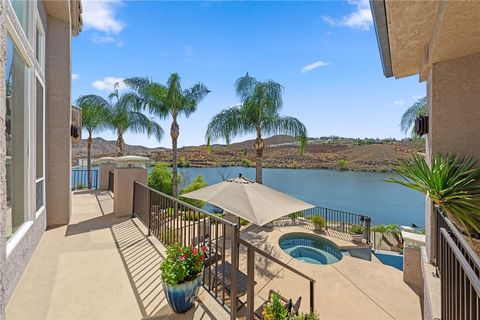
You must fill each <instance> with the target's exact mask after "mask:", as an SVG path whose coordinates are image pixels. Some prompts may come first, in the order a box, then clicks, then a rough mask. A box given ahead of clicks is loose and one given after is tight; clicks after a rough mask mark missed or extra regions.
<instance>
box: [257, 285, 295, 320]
mask: <svg viewBox="0 0 480 320" xmlns="http://www.w3.org/2000/svg"><path fill="white" fill-rule="evenodd" d="M262 316H263V318H264V319H265V320H288V318H289V315H288V310H287V307H286V306H285V305H284V304H283V303H282V301H281V300H280V296H279V295H278V293H276V292H273V293H272V296H271V302H270V303H268V304H267V305H266V306H265V309H263V311H262Z"/></svg>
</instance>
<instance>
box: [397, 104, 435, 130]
mask: <svg viewBox="0 0 480 320" xmlns="http://www.w3.org/2000/svg"><path fill="white" fill-rule="evenodd" d="M427 114H428V109H427V97H423V98H420V99H418V100H417V102H415V103H414V104H413V105H412V106H411V107H410V108H408V109H407V111H405V113H404V114H403V116H402V120H401V121H400V130H401V131H402V132H403V133H404V134H407V133H408V132H409V131H410V130H411V132H412V136H415V132H414V131H413V130H414V129H413V126H414V125H415V119H416V118H417V117H419V116H426V115H427Z"/></svg>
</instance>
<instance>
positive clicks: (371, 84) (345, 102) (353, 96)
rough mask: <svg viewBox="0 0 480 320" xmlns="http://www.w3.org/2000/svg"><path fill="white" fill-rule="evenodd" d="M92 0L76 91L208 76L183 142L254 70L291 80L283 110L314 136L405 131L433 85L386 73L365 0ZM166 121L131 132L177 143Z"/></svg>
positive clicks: (87, 4)
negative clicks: (404, 123) (156, 129)
mask: <svg viewBox="0 0 480 320" xmlns="http://www.w3.org/2000/svg"><path fill="white" fill-rule="evenodd" d="M83 5H84V16H83V18H84V31H83V32H82V33H81V34H80V35H79V36H78V37H76V38H74V39H73V41H72V46H73V67H72V69H73V70H72V73H73V76H72V78H73V82H72V83H73V96H72V98H73V99H74V100H75V99H77V98H78V97H79V96H80V95H83V94H91V93H93V94H99V95H103V96H106V95H107V94H108V93H109V91H110V90H111V89H112V87H113V83H115V82H116V81H119V80H121V79H123V78H127V77H131V76H147V77H150V78H152V79H154V80H155V81H159V82H165V81H166V79H167V78H168V76H169V74H170V73H172V72H178V73H179V74H180V76H181V77H182V84H183V87H184V88H187V87H190V86H191V85H193V84H194V83H195V82H198V81H201V82H203V83H205V84H206V85H207V86H208V88H209V89H210V90H211V93H210V94H209V95H208V96H207V97H206V99H205V100H204V101H203V102H202V103H201V104H200V105H199V107H198V110H197V112H196V113H194V114H192V115H191V116H190V118H188V119H185V118H182V119H180V138H179V146H184V145H197V144H203V143H204V142H205V138H204V135H205V130H206V127H207V124H208V121H209V120H210V119H211V117H212V116H213V115H215V114H216V113H218V112H219V111H220V110H221V109H224V108H227V107H229V106H231V105H233V104H236V103H238V102H239V100H238V98H237V97H236V96H235V93H234V90H233V84H234V82H235V80H236V79H237V78H238V77H240V76H242V75H244V74H245V73H246V72H249V73H250V74H251V75H252V76H254V77H256V78H257V79H260V80H263V79H273V80H275V81H277V82H279V83H281V84H282V85H283V86H284V87H285V93H284V106H283V109H282V111H281V113H282V114H285V115H290V116H295V117H297V118H299V119H300V120H301V121H303V123H304V124H305V125H306V127H307V130H308V135H309V136H311V137H319V136H329V135H338V136H345V137H362V138H363V137H372V138H375V137H380V138H382V137H396V138H401V137H403V135H402V134H401V132H400V130H399V126H398V124H399V120H400V117H401V115H402V113H403V112H404V111H405V109H406V108H408V107H409V106H410V105H411V104H412V103H413V102H415V100H416V99H418V98H419V97H421V96H422V95H424V94H425V85H424V84H421V83H419V82H418V77H417V76H413V77H409V78H405V79H400V80H394V79H386V78H385V77H384V76H383V73H382V67H381V62H380V57H379V53H378V48H377V43H376V37H375V31H374V29H373V25H372V22H371V14H370V8H369V5H368V1H365V0H349V1H345V2H344V1H314V2H311V1H310V2H298V1H295V2H271V1H263V2H250V1H242V2H240V1H238V2H229V1H211V2H161V1H118V0H109V1H102V2H96V1H90V0H84V1H83ZM159 122H160V124H161V125H162V127H163V128H164V130H165V131H166V133H167V135H166V136H165V137H164V139H163V140H162V141H161V142H158V141H156V140H155V139H153V138H148V137H147V136H146V135H133V134H127V135H126V137H125V139H126V142H127V143H128V144H142V145H146V146H150V147H153V146H159V145H161V146H166V147H169V146H170V144H171V142H170V139H169V135H168V132H169V128H170V122H169V120H167V121H159ZM98 135H99V136H102V137H104V138H106V139H112V140H113V139H115V138H116V137H115V135H114V134H113V133H110V132H103V133H100V134H98ZM250 137H251V136H245V137H239V138H237V139H236V140H234V141H239V140H243V139H245V138H250Z"/></svg>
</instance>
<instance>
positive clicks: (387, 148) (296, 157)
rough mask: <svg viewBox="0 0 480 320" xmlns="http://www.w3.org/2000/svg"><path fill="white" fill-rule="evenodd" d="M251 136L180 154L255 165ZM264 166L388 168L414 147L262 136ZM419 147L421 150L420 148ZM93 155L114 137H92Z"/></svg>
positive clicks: (76, 151) (212, 162) (153, 152)
mask: <svg viewBox="0 0 480 320" xmlns="http://www.w3.org/2000/svg"><path fill="white" fill-rule="evenodd" d="M253 144H254V140H247V141H243V142H239V143H233V144H230V145H221V144H216V145H213V146H212V148H211V152H210V153H208V152H207V148H206V146H204V145H203V146H188V147H183V148H180V149H179V158H180V159H182V160H185V161H184V163H188V164H189V165H190V166H192V167H193V166H196V167H204V166H231V165H250V166H254V165H255V150H254V149H253ZM265 145H266V148H265V151H264V161H263V163H264V167H267V168H329V169H333V168H336V169H340V170H363V171H389V170H390V168H391V166H392V164H394V163H396V162H397V161H398V160H400V159H407V158H409V157H410V156H411V155H413V154H415V153H416V152H417V150H416V149H415V146H414V145H413V143H412V142H410V141H396V140H391V139H389V140H378V139H377V140H374V139H349V138H339V137H323V138H309V140H308V144H307V148H306V150H305V152H304V153H303V155H300V154H299V144H298V142H297V141H296V140H295V139H294V138H292V137H289V136H273V137H270V138H267V139H265ZM420 151H422V150H420ZM126 152H127V154H136V155H144V156H148V157H150V158H151V159H152V160H154V161H164V162H170V161H171V158H172V156H171V153H170V149H166V148H147V147H144V146H132V145H127V146H126ZM72 154H73V159H74V160H76V159H79V158H85V157H86V141H85V140H83V141H82V143H81V144H79V145H73V147H72ZM92 155H93V158H99V157H102V156H114V155H115V141H107V140H104V139H102V138H95V139H94V142H93V147H92Z"/></svg>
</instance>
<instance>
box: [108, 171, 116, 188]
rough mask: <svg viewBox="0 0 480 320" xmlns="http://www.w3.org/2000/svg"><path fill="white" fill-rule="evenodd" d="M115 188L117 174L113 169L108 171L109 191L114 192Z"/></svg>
mask: <svg viewBox="0 0 480 320" xmlns="http://www.w3.org/2000/svg"><path fill="white" fill-rule="evenodd" d="M114 189H115V174H114V173H113V170H110V171H109V172H108V191H111V192H114Z"/></svg>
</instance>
